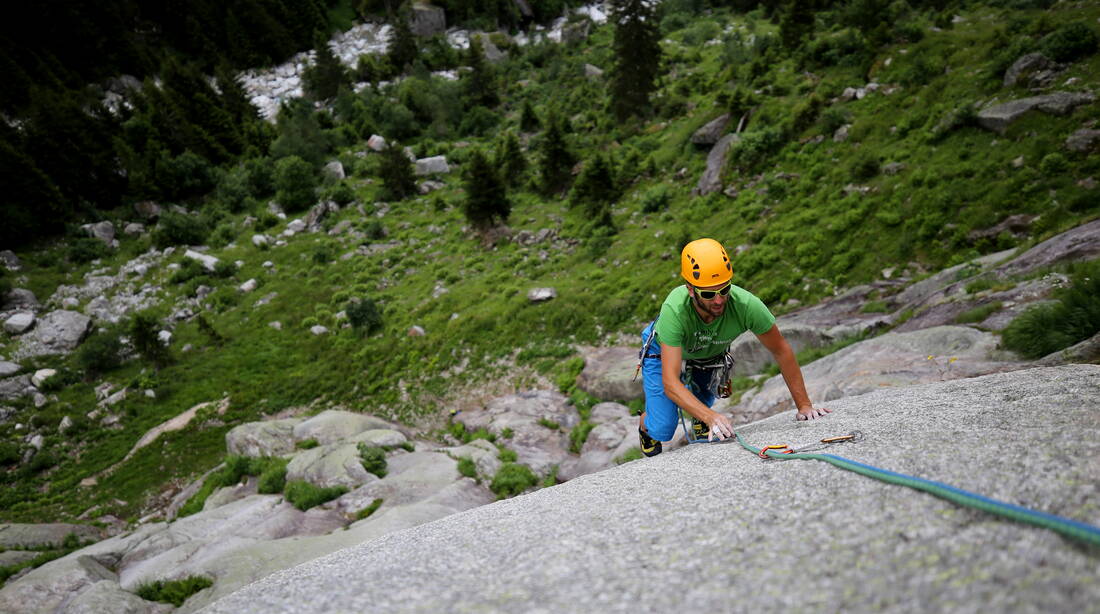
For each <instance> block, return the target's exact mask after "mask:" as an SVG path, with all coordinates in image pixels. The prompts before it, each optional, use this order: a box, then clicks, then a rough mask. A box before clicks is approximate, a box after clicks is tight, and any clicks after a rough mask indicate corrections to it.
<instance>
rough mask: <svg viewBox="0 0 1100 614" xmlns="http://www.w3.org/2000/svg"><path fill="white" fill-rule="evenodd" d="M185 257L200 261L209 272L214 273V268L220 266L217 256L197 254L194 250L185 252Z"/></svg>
mask: <svg viewBox="0 0 1100 614" xmlns="http://www.w3.org/2000/svg"><path fill="white" fill-rule="evenodd" d="M183 257H184V258H190V259H192V260H196V261H198V263H199V264H201V265H202V266H203V268H205V269H206V270H207V271H213V270H214V267H215V266H217V265H218V259H217V258H216V257H215V256H211V255H209V254H203V253H201V252H196V251H195V250H193V249H189V250H187V251H185V252H184V253H183Z"/></svg>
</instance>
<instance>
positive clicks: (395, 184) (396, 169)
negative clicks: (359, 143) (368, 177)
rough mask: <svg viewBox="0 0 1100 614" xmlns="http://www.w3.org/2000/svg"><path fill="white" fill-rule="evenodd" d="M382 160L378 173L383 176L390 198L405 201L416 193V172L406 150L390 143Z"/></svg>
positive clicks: (394, 143) (383, 153)
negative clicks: (406, 154)
mask: <svg viewBox="0 0 1100 614" xmlns="http://www.w3.org/2000/svg"><path fill="white" fill-rule="evenodd" d="M381 158H382V160H381V162H380V163H379V168H378V173H379V175H381V176H382V185H383V186H385V188H386V192H387V193H388V196H389V198H391V199H393V200H404V199H405V198H406V197H408V196H412V195H413V194H414V193H416V172H415V170H413V164H412V162H410V161H409V159H408V158H407V157H406V156H405V151H404V149H403V148H402V147H401V146H400V145H398V144H397V143H396V142H393V143H390V145H389V147H387V148H386V149H385V150H384V151H383V152H382V156H381Z"/></svg>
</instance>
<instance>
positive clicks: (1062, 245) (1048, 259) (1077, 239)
mask: <svg viewBox="0 0 1100 614" xmlns="http://www.w3.org/2000/svg"><path fill="white" fill-rule="evenodd" d="M1098 256H1100V219H1098V220H1093V221H1091V222H1089V223H1087V224H1082V225H1080V226H1078V227H1076V228H1073V229H1071V230H1067V231H1066V232H1063V233H1062V234H1060V235H1057V236H1055V237H1051V238H1050V239H1047V240H1046V241H1043V242H1042V243H1040V244H1038V245H1036V246H1035V247H1033V248H1031V249H1029V250H1027V251H1026V252H1024V253H1023V254H1021V255H1019V256H1017V257H1016V258H1014V259H1012V260H1011V261H1010V262H1008V263H1006V264H1004V265H1002V266H1000V267H998V268H997V270H996V273H997V275H998V276H999V277H1007V276H1010V275H1022V274H1024V273H1028V272H1031V271H1034V270H1036V269H1039V268H1042V267H1047V266H1050V265H1052V264H1057V263H1059V262H1075V261H1081V260H1090V259H1093V258H1096V257H1098Z"/></svg>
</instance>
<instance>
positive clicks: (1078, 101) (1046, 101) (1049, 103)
mask: <svg viewBox="0 0 1100 614" xmlns="http://www.w3.org/2000/svg"><path fill="white" fill-rule="evenodd" d="M1095 100H1096V96H1094V95H1093V94H1091V93H1089V92H1054V93H1052V94H1046V95H1043V96H1031V97H1029V98H1021V99H1019V100H1013V101H1011V102H1006V103H1003V104H999V105H995V106H992V107H989V108H987V109H982V110H981V111H979V112H978V125H979V126H981V127H983V128H985V129H986V130H991V131H993V132H997V133H1004V131H1005V130H1007V129H1008V126H1009V125H1010V124H1012V122H1014V121H1016V120H1017V119H1019V118H1020V117H1022V116H1023V115H1024V114H1025V113H1027V112H1028V111H1031V110H1033V109H1034V110H1038V111H1042V112H1044V113H1050V114H1052V115H1068V114H1069V113H1070V111H1072V110H1073V109H1075V108H1077V107H1079V106H1081V105H1084V104H1089V103H1091V102H1093V101H1095Z"/></svg>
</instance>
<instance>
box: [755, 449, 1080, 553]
mask: <svg viewBox="0 0 1100 614" xmlns="http://www.w3.org/2000/svg"><path fill="white" fill-rule="evenodd" d="M856 432H858V431H853V433H852V434H853V435H854V434H855V433H856ZM734 436H735V437H736V438H737V441H738V443H740V444H741V447H743V448H745V449H746V450H748V451H749V452H752V453H753V454H756V455H757V456H760V457H765V458H770V459H778V460H788V459H799V460H819V461H824V462H826V463H829V464H830V465H833V466H836V467H840V468H841V469H845V470H848V471H852V472H854V473H858V474H860V475H863V476H867V477H871V478H875V479H876V480H882V481H883V482H887V483H889V484H897V485H899V486H908V487H909V488H912V489H914V490H920V491H923V492H927V493H929V494H932V495H935V496H937V497H940V498H941V499H946V500H948V501H951V502H952V503H957V504H959V505H965V506H968V507H972V508H974V509H978V510H981V511H983V512H986V513H989V514H996V515H998V516H1003V517H1005V518H1009V519H1011V520H1015V521H1017V522H1024V523H1027V524H1031V525H1035V526H1037V527H1042V528H1044V529H1050V530H1051V531H1055V532H1057V533H1060V534H1062V535H1064V536H1066V537H1069V538H1072V539H1076V540H1079V541H1083V542H1085V543H1087V544H1091V545H1093V546H1100V527H1096V526H1093V525H1090V524H1087V523H1084V522H1079V521H1077V520H1072V519H1070V518H1064V517H1062V516H1056V515H1054V514H1048V513H1046V512H1040V511H1037V510H1033V509H1029V508H1026V507H1021V506H1019V505H1013V504H1011V503H1005V502H1004V501H997V500H996V499H990V498H988V497H983V496H982V495H978V494H975V493H972V492H969V491H966V490H963V489H961V488H956V487H954V486H949V485H947V484H944V483H942V482H934V481H932V480H926V479H924V478H918V477H915V476H911V475H905V474H903V473H895V472H893V471H887V470H886V469H880V468H878V467H873V466H871V465H865V464H863V463H859V462H856V461H853V460H851V459H847V458H844V457H842V456H836V455H833V454H805V453H804V452H803V451H798V450H790V451H788V452H777V451H776V449H775V448H776V446H765V447H764V448H763V449H761V448H755V447H753V446H751V445H749V444H748V443H747V442H746V441H745V439H744V437H742V436H741V434H740V433H734ZM851 441H857V440H856V439H852V440H851ZM822 443H823V444H824V445H828V444H827V443H825V440H822ZM782 448H784V449H786V448H787V446H782ZM812 448H813V449H817V447H816V446H812ZM808 449H811V448H803V449H802V450H808Z"/></svg>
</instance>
